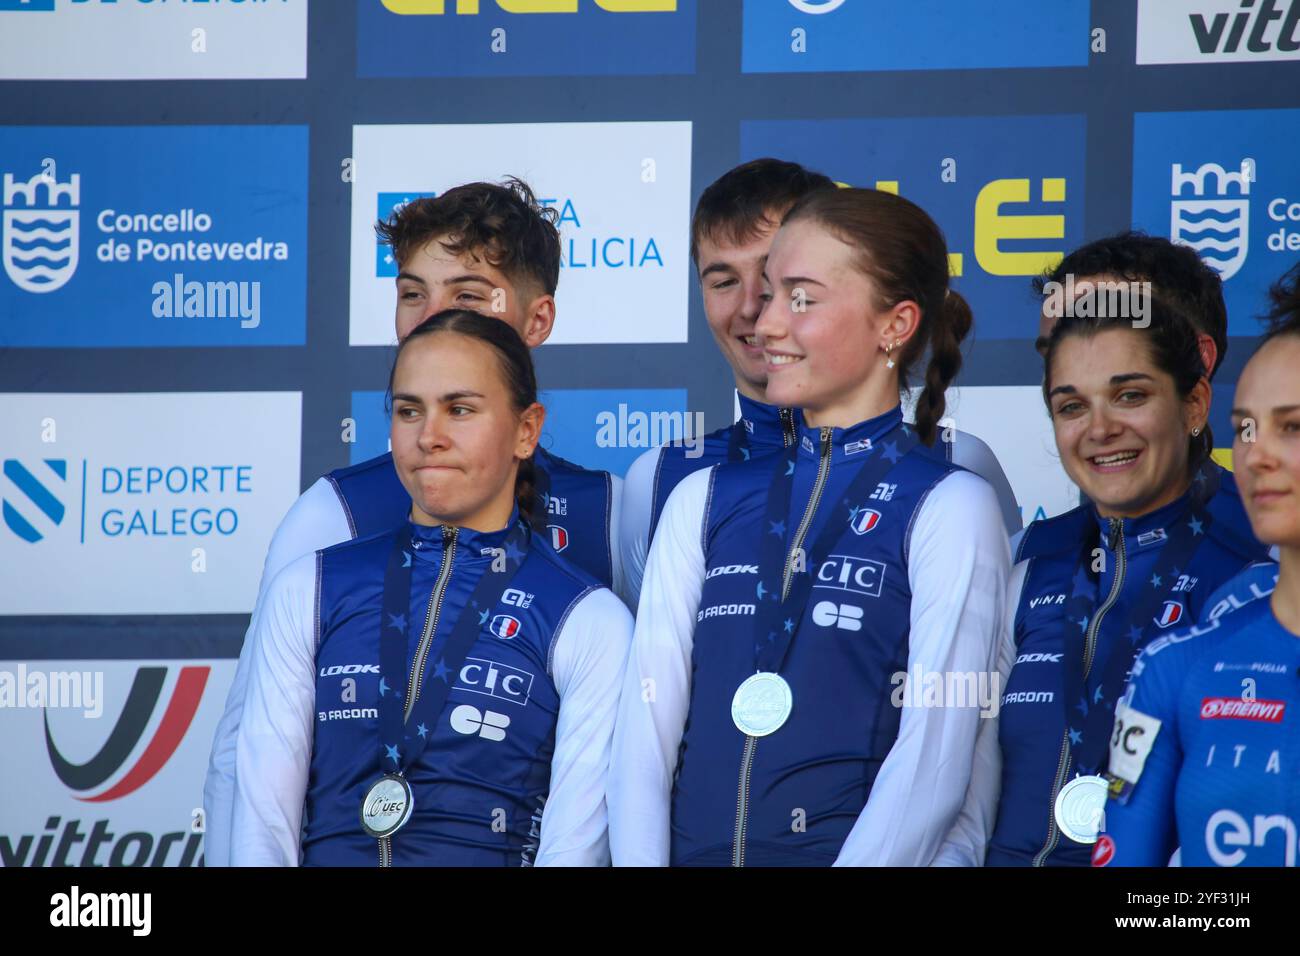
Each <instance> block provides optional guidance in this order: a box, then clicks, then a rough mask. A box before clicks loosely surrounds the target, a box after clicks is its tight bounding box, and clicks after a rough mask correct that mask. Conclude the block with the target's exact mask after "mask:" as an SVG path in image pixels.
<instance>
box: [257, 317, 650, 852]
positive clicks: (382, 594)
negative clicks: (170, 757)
mask: <svg viewBox="0 0 1300 956" xmlns="http://www.w3.org/2000/svg"><path fill="white" fill-rule="evenodd" d="M536 392H537V385H536V380H535V378H534V374H533V368H532V364H531V360H530V358H529V355H528V351H527V349H526V347H525V346H524V344H523V342H522V341H521V340H520V338H519V336H518V335H517V334H516V332H515V331H514V330H513V329H511V328H510V327H509V326H508V325H506V324H505V323H504V322H501V321H499V320H497V319H494V318H488V317H485V316H481V315H478V314H476V313H473V312H468V311H463V310H449V311H446V312H441V313H439V314H437V315H435V316H433V317H432V318H430V319H429V320H428V321H426V322H425V323H424V324H422V325H421V326H420V327H419V328H417V329H416V330H415V331H414V332H412V333H411V334H410V335H409V336H408V337H407V338H406V339H405V340H404V341H403V343H402V345H401V346H400V348H399V350H398V355H397V360H396V364H395V366H394V370H393V376H392V381H391V385H390V394H391V400H392V428H391V437H392V447H393V458H394V462H395V464H396V469H397V473H398V475H399V476H400V477H401V480H402V484H403V485H404V486H405V487H406V489H407V491H408V492H409V493H410V496H411V500H412V507H411V512H410V520H409V522H407V523H405V524H403V525H401V526H400V527H398V528H396V529H394V530H392V531H387V532H382V533H379V534H375V535H371V536H369V537H365V538H359V539H357V540H355V541H350V542H346V543H344V544H339V545H335V546H334V547H331V548H327V549H325V550H323V551H318V552H316V553H315V554H313V555H309V556H307V557H305V558H302V559H299V560H298V561H295V562H294V563H292V564H290V565H289V566H288V567H287V568H286V569H285V570H284V571H283V572H281V573H280V574H279V575H278V576H277V577H276V579H275V580H274V582H273V583H272V584H271V586H270V590H269V593H268V595H267V599H266V605H265V609H264V612H263V613H262V614H261V615H259V618H258V622H257V626H256V632H255V634H254V637H253V639H254V641H255V644H254V648H253V652H252V653H253V658H252V664H253V667H252V671H251V677H250V683H249V690H248V698H247V702H246V704H245V708H244V718H243V720H242V722H241V724H240V728H239V738H238V744H237V748H238V749H237V758H236V759H237V764H236V766H237V773H236V780H237V781H238V783H237V790H236V797H235V811H234V828H233V837H232V861H233V863H234V864H235V865H286V866H291V865H296V864H298V863H302V864H304V865H333V866H337V865H354V866H375V865H379V866H391V865H416V866H420V865H423V866H436V865H448V866H520V865H523V866H528V865H533V864H536V865H599V864H603V863H605V862H607V861H608V856H609V854H608V843H607V838H606V813H605V799H604V795H605V775H606V771H607V768H608V761H609V749H610V738H611V734H612V731H613V724H614V716H615V712H616V707H617V699H618V693H619V686H620V680H621V677H622V673H623V664H624V661H625V659H626V652H627V647H628V643H629V641H630V639H631V629H632V620H631V615H630V614H629V613H628V611H627V609H626V608H625V607H624V606H623V604H622V602H620V601H619V600H618V599H617V598H616V597H615V596H614V595H613V593H612V592H611V591H609V590H608V589H607V588H605V587H603V586H602V585H600V584H599V583H598V582H597V581H596V579H595V578H594V577H592V576H591V575H589V574H587V573H586V572H584V571H581V570H580V569H578V568H577V567H575V566H573V565H571V564H569V563H568V562H566V561H565V560H563V559H562V558H560V557H559V556H558V555H557V554H556V553H555V551H554V550H553V549H552V547H551V545H550V543H549V542H546V541H544V540H542V538H541V537H540V536H537V535H535V534H534V533H533V532H532V530H531V525H530V523H529V522H528V521H527V520H526V517H527V514H526V512H527V508H528V507H529V506H530V505H531V503H532V502H533V499H534V494H533V490H532V487H531V485H530V468H531V456H532V453H533V449H534V448H535V447H536V443H537V438H538V435H539V434H540V430H541V427H542V421H543V417H544V410H543V409H542V406H540V405H539V404H537V401H536Z"/></svg>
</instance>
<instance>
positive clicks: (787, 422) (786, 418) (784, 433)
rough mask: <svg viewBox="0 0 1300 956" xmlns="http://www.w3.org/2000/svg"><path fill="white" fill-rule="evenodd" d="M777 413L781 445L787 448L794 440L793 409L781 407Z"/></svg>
mask: <svg viewBox="0 0 1300 956" xmlns="http://www.w3.org/2000/svg"><path fill="white" fill-rule="evenodd" d="M777 414H779V415H780V416H781V447H782V448H789V447H790V446H791V445H793V444H794V442H795V434H794V409H793V408H783V409H781V410H780V411H779V412H778V413H777Z"/></svg>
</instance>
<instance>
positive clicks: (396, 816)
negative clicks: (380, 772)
mask: <svg viewBox="0 0 1300 956" xmlns="http://www.w3.org/2000/svg"><path fill="white" fill-rule="evenodd" d="M413 809H415V794H413V793H412V792H411V785H410V784H409V783H408V782H407V780H406V778H405V777H403V776H402V775H401V774H396V773H390V774H387V775H386V776H383V777H380V778H379V779H378V780H376V781H375V782H374V783H373V784H371V785H370V789H369V790H367V791H366V795H365V796H364V797H363V798H362V800H361V829H363V830H365V831H366V833H368V834H370V835H371V836H372V837H376V838H380V839H382V838H383V837H390V836H392V835H393V834H394V833H396V832H397V831H398V830H400V829H401V828H402V827H403V826H405V825H406V821H407V820H409V819H411V811H412V810H413Z"/></svg>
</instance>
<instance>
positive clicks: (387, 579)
mask: <svg viewBox="0 0 1300 956" xmlns="http://www.w3.org/2000/svg"><path fill="white" fill-rule="evenodd" d="M527 545H528V530H527V529H526V528H525V527H524V524H523V522H522V521H516V522H515V524H514V527H512V528H511V529H510V534H509V535H507V536H506V540H505V542H504V544H503V545H502V551H503V552H504V557H505V571H504V572H501V571H493V570H492V568H491V567H488V568H486V569H485V570H484V571H483V573H482V575H481V576H480V577H479V580H478V584H477V585H476V586H475V588H474V591H473V593H472V594H471V595H470V599H469V602H468V603H467V604H466V605H465V607H464V608H463V609H462V610H461V612H460V617H459V618H458V619H457V621H456V626H455V628H454V629H453V630H452V632H451V635H450V636H449V637H448V638H447V640H446V642H445V643H444V644H443V647H442V652H441V654H440V655H438V656H437V658H436V659H435V657H434V653H433V651H432V649H431V650H430V652H429V656H428V659H427V660H426V661H425V673H424V675H423V678H422V679H421V680H419V681H417V683H419V684H421V685H422V686H421V689H420V692H419V695H418V696H417V698H416V701H415V706H414V707H412V708H411V715H410V717H409V718H407V719H406V720H405V721H403V719H402V717H403V713H404V712H405V709H406V700H405V695H406V689H407V687H408V686H410V679H409V678H410V670H409V667H408V665H407V662H406V661H407V652H408V648H410V640H409V632H410V625H411V623H412V622H410V621H408V620H407V616H408V614H409V611H410V607H411V562H412V560H413V555H412V548H411V528H410V526H409V525H406V526H404V527H403V528H402V530H401V531H400V532H399V533H398V535H397V540H396V541H395V542H394V544H393V550H392V552H391V553H390V554H389V556H388V566H387V569H386V571H385V573H384V603H383V621H382V623H381V625H380V633H379V670H380V675H381V676H380V681H381V683H380V688H379V726H380V731H381V733H382V739H381V745H382V747H383V755H382V756H381V758H380V766H381V769H382V770H384V771H386V772H390V773H391V772H397V773H405V772H406V771H407V770H409V769H410V768H411V767H413V766H414V765H415V762H416V761H417V760H418V759H419V758H420V755H421V754H422V753H423V752H424V748H425V747H426V746H427V745H428V743H429V739H430V738H431V737H432V736H433V731H434V727H435V726H436V725H437V721H438V717H439V715H441V713H442V709H443V707H444V706H445V705H446V703H447V697H448V695H449V694H450V693H451V689H452V685H453V684H454V683H455V681H456V676H457V675H458V674H459V673H460V668H461V665H462V664H464V663H465V658H466V656H468V654H469V650H470V648H471V647H472V646H473V644H474V641H475V640H477V638H478V635H479V631H480V630H481V629H482V628H483V626H484V625H485V624H486V623H487V621H488V620H489V619H490V617H491V613H492V608H493V607H495V604H496V602H497V601H498V600H500V596H501V594H502V593H503V592H504V591H505V589H506V588H508V587H509V586H510V583H511V581H513V580H514V577H515V574H516V573H517V572H518V571H519V566H520V564H521V563H522V561H523V559H524V556H525V555H526V553H527V550H526V549H527ZM447 557H448V556H447V554H446V552H445V551H444V553H443V560H444V561H446V560H447ZM489 602H490V603H489ZM430 668H432V671H433V672H432V673H429V670H430ZM391 680H396V681H398V683H397V684H396V685H393V684H390V683H389V681H391Z"/></svg>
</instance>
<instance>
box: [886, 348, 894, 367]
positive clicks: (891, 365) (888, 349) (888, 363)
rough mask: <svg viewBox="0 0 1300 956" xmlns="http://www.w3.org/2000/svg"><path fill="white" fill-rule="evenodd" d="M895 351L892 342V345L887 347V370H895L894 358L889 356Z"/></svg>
mask: <svg viewBox="0 0 1300 956" xmlns="http://www.w3.org/2000/svg"><path fill="white" fill-rule="evenodd" d="M893 350H894V345H893V343H892V342H891V343H890V344H888V345H886V346H885V368H893V367H894V360H893V358H892V357H891V356H890V354H889V353H890V352H892V351H893Z"/></svg>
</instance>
